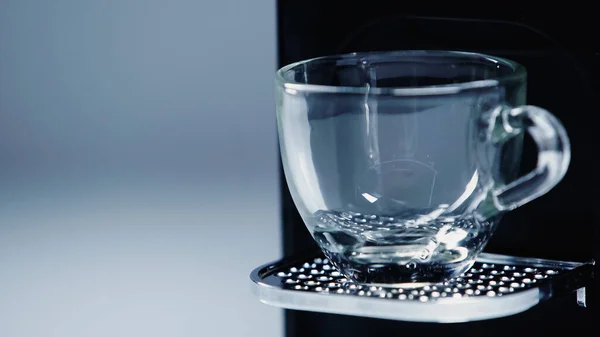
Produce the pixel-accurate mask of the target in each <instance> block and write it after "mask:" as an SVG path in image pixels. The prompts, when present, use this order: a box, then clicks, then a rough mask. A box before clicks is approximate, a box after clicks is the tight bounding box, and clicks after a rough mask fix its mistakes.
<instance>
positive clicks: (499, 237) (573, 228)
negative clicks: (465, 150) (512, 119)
mask: <svg viewBox="0 0 600 337" xmlns="http://www.w3.org/2000/svg"><path fill="white" fill-rule="evenodd" d="M277 6H278V7H277V15H278V57H279V65H280V66H283V65H286V64H289V63H292V62H296V61H300V60H304V59H309V58H312V57H317V56H324V55H332V54H341V53H349V52H363V51H384V50H458V51H471V52H479V53H484V54H489V55H494V56H499V57H504V58H508V59H512V60H514V61H516V62H518V63H520V64H522V65H524V66H525V68H526V69H527V71H528V88H527V102H528V104H533V105H538V106H541V107H544V108H546V109H548V110H550V111H552V113H554V114H555V115H556V116H557V117H558V118H559V119H560V120H561V121H562V123H563V124H564V126H565V128H566V129H567V132H568V133H569V137H570V139H571V148H572V159H571V164H570V168H569V171H568V173H567V175H566V176H565V178H564V179H563V181H562V182H561V183H560V184H559V185H558V186H557V187H555V188H554V189H553V190H552V191H550V192H549V193H548V194H546V195H545V196H543V197H541V198H539V199H537V200H535V201H534V202H531V203H529V204H527V205H526V206H524V207H521V208H518V209H516V210H514V211H512V212H509V213H508V214H506V215H505V216H504V218H503V220H502V222H501V223H500V225H499V227H498V229H497V231H496V233H495V234H494V236H493V237H492V239H491V241H490V242H489V244H488V245H487V247H486V249H485V252H486V253H488V254H489V255H485V256H483V257H482V259H481V261H480V263H479V264H478V265H477V266H475V267H474V269H473V270H472V271H471V273H470V274H468V275H470V276H468V277H470V278H471V279H472V281H473V282H472V284H473V287H472V289H473V290H475V291H477V290H478V289H480V290H481V291H488V294H492V295H491V296H492V297H495V298H493V301H487V300H488V299H485V300H486V301H487V302H485V303H484V304H481V306H479V307H477V306H473V307H471V308H470V309H464V308H463V307H461V306H460V305H459V304H460V303H458V302H456V304H457V305H456V306H454V307H452V305H453V304H452V302H451V301H446V302H443V303H444V304H443V305H447V307H446V309H444V310H446V311H443V310H442V311H438V310H437V309H436V308H438V307H439V304H435V303H437V302H435V301H428V302H427V303H421V304H422V305H421V306H418V305H419V303H418V299H419V297H420V296H421V295H422V294H411V293H410V292H408V293H406V294H405V296H404V295H403V294H397V293H389V292H387V293H386V292H383V293H382V292H379V294H381V297H383V298H381V299H377V298H372V301H370V302H367V301H364V302H360V303H359V302H357V301H361V300H362V299H360V297H378V295H377V294H378V290H377V289H371V290H369V289H364V290H361V291H362V294H359V291H356V292H352V293H350V292H349V291H346V290H347V289H346V290H343V291H341V292H340V293H339V294H322V293H323V292H322V291H318V290H319V289H321V290H323V289H322V288H319V287H316V288H315V287H313V288H311V289H309V290H311V291H312V292H311V291H309V292H308V293H311V295H315V294H314V293H319V294H321V295H319V296H329V297H321V298H318V297H306V296H304V295H303V294H304V293H307V291H306V290H307V289H308V288H310V287H309V286H310V284H309V285H305V284H308V283H306V282H310V280H308V281H304V283H303V281H302V279H298V278H296V279H292V280H291V281H290V280H289V279H286V276H285V275H291V274H293V272H290V270H292V271H293V270H296V271H297V270H299V269H300V268H303V267H304V268H303V269H306V275H307V276H306V277H307V278H309V277H311V276H310V275H308V271H309V270H310V272H311V273H312V272H314V276H318V275H321V274H322V272H323V267H322V266H321V264H323V263H322V257H320V255H319V253H318V248H317V247H316V245H315V243H314V241H313V239H312V237H311V236H310V234H309V232H308V230H307V229H306V228H305V226H304V224H303V222H302V219H301V218H300V216H299V215H298V212H297V211H296V208H295V206H294V203H293V201H292V199H291V197H290V194H289V191H288V188H287V184H286V182H285V177H284V176H283V173H282V174H281V177H280V179H281V198H282V228H283V231H282V232H283V238H282V241H283V251H284V255H285V256H286V258H285V259H284V260H282V261H279V262H277V263H271V264H267V265H265V266H263V267H261V268H257V270H255V271H254V273H253V274H252V278H253V280H254V281H255V282H256V284H257V285H258V287H259V288H260V289H259V293H260V294H261V296H262V298H261V299H262V300H263V302H266V303H269V304H274V305H279V306H282V307H284V308H287V309H286V311H285V336H286V337H297V336H315V337H319V336H345V337H352V336H365V335H376V334H377V335H383V334H386V335H390V336H391V335H400V334H402V335H403V336H421V335H432V334H436V333H437V334H447V333H450V334H462V335H466V336H471V335H473V336H475V335H477V336H479V335H486V336H503V335H506V334H512V335H516V336H525V335H531V334H532V333H533V334H534V335H543V334H546V333H550V332H557V331H558V332H561V333H573V334H576V335H578V336H592V335H595V334H596V333H595V332H594V326H593V324H592V323H593V318H594V317H598V316H596V315H595V313H596V310H597V307H598V305H599V302H598V287H599V285H600V283H599V281H598V276H597V273H598V268H597V266H596V264H595V262H594V261H597V260H598V258H599V253H598V246H599V245H600V238H599V234H598V233H599V232H600V217H599V213H600V210H599V209H598V208H597V206H596V205H597V204H598V203H597V199H598V197H597V196H596V195H595V193H594V191H596V190H597V189H598V187H600V186H599V182H598V177H597V176H596V174H595V165H594V162H595V160H596V159H595V140H594V137H595V133H594V130H595V125H593V122H592V119H591V118H589V116H593V115H594V114H595V113H598V112H599V111H598V108H597V105H596V99H595V97H597V96H596V95H598V93H600V91H599V85H600V71H599V70H600V40H599V39H598V38H597V37H595V36H594V34H593V31H594V30H593V26H594V24H593V21H592V18H591V15H590V14H589V13H591V12H592V10H591V8H590V9H587V10H586V9H585V8H582V7H572V9H569V8H562V7H561V8H556V9H554V8H543V9H542V8H539V7H534V8H531V9H527V8H519V9H516V8H517V7H512V6H510V5H509V4H507V3H501V4H498V7H494V6H489V7H488V6H484V5H483V4H482V6H481V7H479V8H476V7H469V8H460V7H449V8H442V7H436V6H437V5H435V6H434V5H431V4H429V5H428V4H423V3H405V2H391V1H388V2H378V1H375V2H369V3H368V4H365V6H355V5H352V4H350V3H343V2H337V1H317V0H305V1H301V2H298V1H289V0H279V1H277ZM434 7H435V8H434ZM535 153H536V149H535V145H534V144H533V142H532V141H526V142H525V149H524V154H523V159H522V165H521V166H522V167H521V169H522V171H523V172H527V171H529V170H531V168H532V167H534V165H535V161H536V158H537V156H536V154H535ZM499 257H500V258H499ZM513 257H515V258H514V259H513ZM516 257H518V258H516ZM486 259H488V260H486ZM559 261H562V262H559ZM565 261H566V262H565ZM515 265H516V268H517V269H511V268H515ZM486 266H487V267H486ZM319 268H320V269H319ZM328 268H329V267H327V268H325V269H328ZM486 268H488V269H487V271H486ZM514 270H516V271H514ZM528 270H530V271H531V273H530V274H527V273H528ZM558 270H560V272H558ZM505 271H506V272H505ZM511 271H514V272H512V274H511V273H509V272H511ZM494 272H495V273H502V275H506V277H509V276H510V277H511V278H512V277H513V276H516V277H517V278H518V277H519V273H521V274H523V273H525V274H527V275H529V276H527V275H525V276H527V277H522V276H523V275H520V276H521V278H520V279H517V283H519V284H520V285H522V286H523V287H522V289H521V290H522V292H521V293H519V291H517V292H515V293H514V294H512V293H507V294H504V295H505V296H496V293H500V292H502V290H500V291H499V290H498V289H501V288H497V287H496V284H495V283H483V280H486V278H487V277H489V279H490V280H492V281H491V282H496V281H494V280H498V282H501V281H499V280H500V279H496V278H494V276H493V274H494ZM275 273H281V275H280V276H281V277H283V279H285V281H286V282H288V281H289V283H291V284H293V285H294V287H295V288H294V287H287V288H286V287H282V290H283V291H282V292H281V293H277V294H273V293H270V292H269V291H270V290H265V289H271V290H272V289H274V288H276V287H277V285H278V283H277V282H275V283H274V284H269V280H268V278H269V277H270V276H273V277H275V276H274V275H275ZM320 273H321V274H320ZM486 273H488V274H487V275H486ZM490 273H491V274H490ZM536 273H537V274H536ZM540 273H541V274H540ZM553 274H556V275H553ZM299 275H304V274H299ZM327 275H330V274H328V273H326V276H327ZM548 275H550V276H552V277H547V276H548ZM281 277H280V280H283V279H282V278H281ZM503 277H504V276H503ZM538 277H539V280H538V282H534V283H535V284H530V285H525V284H524V283H523V282H525V283H528V282H527V281H523V280H530V281H531V280H534V279H537V278H538ZM466 278H467V277H465V279H466ZM323 279H325V278H323ZM311 280H313V281H312V282H313V283H314V284H317V283H318V282H317V279H316V278H311ZM468 281H469V282H471V280H468ZM512 281H514V279H512ZM282 282H283V281H282ZM478 282H480V283H481V284H480V283H478ZM507 282H509V283H508V284H507V285H510V284H512V283H510V282H511V280H507ZM513 283H514V282H513ZM492 286H493V287H492ZM269 287H270V288H269ZM486 287H488V288H489V289H488V288H486ZM515 287H517V288H518V286H516V285H515ZM317 288H318V289H317ZM458 288H460V287H458ZM458 288H457V289H452V290H448V294H447V296H448V297H452V296H451V295H452V292H455V293H461V292H462V290H461V289H458ZM504 288H505V289H508V288H506V287H504ZM314 289H317V291H314ZM510 289H513V288H512V287H510ZM535 289H537V292H535V294H533V295H531V294H530V295H531V296H533V297H534V299H533V300H532V301H533V302H531V303H529V304H524V303H525V302H522V301H520V300H518V301H513V302H510V301H507V300H508V299H510V298H511V296H513V297H512V298H513V299H515V298H516V297H515V296H516V295H519V294H520V295H523V294H524V293H526V292H527V291H529V290H532V291H533V290H535ZM294 291H295V292H294ZM344 291H346V292H345V293H344ZM467 291H468V289H467ZM511 291H512V290H511ZM434 293H437V294H438V295H437V296H439V294H440V293H442V294H445V292H443V291H441V290H440V292H437V291H430V292H428V293H427V294H425V295H426V296H425V297H426V298H428V297H427V296H429V297H431V296H432V294H434ZM500 295H502V294H500ZM530 295H527V296H530ZM303 296H304V297H303ZM403 296H404V297H403ZM435 296H436V295H435V294H434V297H435ZM444 296H446V295H444ZM523 296H526V295H523ZM386 297H390V298H391V297H393V298H394V299H397V298H402V299H405V300H406V299H407V297H410V298H408V300H410V299H413V300H414V301H412V302H417V303H412V302H411V301H408V302H410V303H408V304H410V305H411V306H404V307H403V306H401V305H399V306H396V307H394V303H395V302H394V303H392V302H390V301H392V299H390V298H386ZM476 298H478V297H474V299H476ZM353 301H354V302H353ZM377 301H379V302H377ZM384 301H387V302H384ZM396 302H398V301H396ZM400 302H402V301H400ZM358 303H359V304H358ZM440 303H442V302H440ZM413 304H414V305H413ZM423 305H425V306H423ZM427 305H429V306H428V307H427ZM436 305H437V306H438V307H435V306H436ZM463 309H464V310H466V311H465V315H464V316H460V315H459V314H456V313H457V312H462V310H463ZM478 310H479V313H480V314H481V315H480V316H478V315H477V313H476V312H477V311H478ZM486 310H487V312H494V313H495V314H490V315H488V316H485V314H482V313H483V312H486ZM407 312H411V313H413V314H405V313H407ZM415 312H418V314H414V313H415ZM447 313H452V315H451V316H452V317H454V318H455V319H449V320H448V322H452V323H451V324H441V323H440V322H442V321H444V319H442V318H441V317H443V316H444V314H447ZM436 315H438V316H437V318H436V317H433V316H436ZM448 317H450V316H448ZM461 317H462V318H461Z"/></svg>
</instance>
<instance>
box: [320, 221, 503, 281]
mask: <svg viewBox="0 0 600 337" xmlns="http://www.w3.org/2000/svg"><path fill="white" fill-rule="evenodd" d="M315 220H316V225H315V226H314V227H313V228H312V230H311V233H312V235H313V238H314V239H315V241H316V242H317V244H318V245H319V247H320V248H321V250H322V251H323V252H324V254H325V255H326V256H327V258H328V259H329V260H330V261H331V263H332V264H333V265H334V266H335V267H336V268H337V269H338V270H339V271H340V272H341V273H343V274H344V275H345V276H346V277H347V278H348V279H350V280H352V281H354V282H356V283H360V284H369V285H381V286H409V287H410V286H411V285H412V286H414V284H415V283H419V284H421V285H422V284H429V283H440V282H443V281H444V280H447V279H450V278H454V277H458V276H460V275H461V274H462V273H464V272H465V271H467V270H468V269H469V268H470V267H471V266H472V265H473V264H474V263H475V259H476V257H477V255H479V253H481V251H482V250H483V248H484V245H485V243H487V241H488V239H489V237H490V236H491V234H492V229H493V227H494V226H493V223H492V222H490V221H485V222H479V221H476V220H474V219H465V218H463V219H460V220H456V219H442V220H439V219H437V220H435V221H428V222H422V223H418V222H415V221H398V220H397V219H394V218H392V217H384V216H377V215H363V214H359V213H350V212H343V213H334V212H329V211H328V212H320V214H319V215H317V216H316V217H315V218H313V221H315Z"/></svg>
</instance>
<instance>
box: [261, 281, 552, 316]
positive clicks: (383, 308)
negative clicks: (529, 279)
mask: <svg viewBox="0 0 600 337" xmlns="http://www.w3.org/2000/svg"><path fill="white" fill-rule="evenodd" d="M254 286H255V293H257V294H258V296H259V297H260V300H261V301H262V302H263V303H266V304H269V305H273V306H277V307H281V308H287V309H296V310H308V311H316V312H326V313H333V314H343V315H354V316H359V317H374V318H383V319H393V320H402V321H410V322H429V323H459V322H470V321H478V320H485V319H492V318H499V317H505V316H510V315H514V314H518V313H520V312H523V311H525V310H527V309H529V308H532V307H533V306H535V305H536V304H538V303H539V301H540V300H539V296H540V293H539V288H532V289H528V290H525V291H523V292H519V293H516V294H511V295H509V296H505V297H488V298H481V297H479V298H460V299H454V298H449V299H441V300H438V301H436V302H423V303H421V302H416V301H393V300H382V299H378V298H373V297H358V296H344V295H328V294H319V293H310V292H301V291H293V290H283V289H281V288H275V287H268V286H261V285H260V284H256V283H255V285H254Z"/></svg>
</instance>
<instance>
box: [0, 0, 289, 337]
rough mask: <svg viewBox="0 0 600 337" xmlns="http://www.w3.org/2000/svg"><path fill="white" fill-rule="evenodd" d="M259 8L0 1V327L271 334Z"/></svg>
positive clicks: (2, 330)
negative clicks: (264, 279) (261, 283)
mask: <svg viewBox="0 0 600 337" xmlns="http://www.w3.org/2000/svg"><path fill="white" fill-rule="evenodd" d="M275 56H276V52H275V2H274V1H273V0H270V1H244V0H226V1H225V0H221V1H216V0H211V1H197V0H169V1H167V0H138V1H136V0H95V1H85V0H53V1H44V0H37V1H36V0H0V268H1V270H0V336H6V337H18V336H28V337H30V336H61V337H67V336H261V337H262V336H278V335H280V334H281V330H282V315H281V312H280V311H279V310H278V309H275V308H271V307H269V306H266V305H263V304H260V303H259V302H258V301H257V300H256V299H255V298H254V297H253V295H252V293H251V287H250V285H249V281H248V273H249V272H250V270H251V269H252V268H253V267H255V266H257V265H259V264H261V263H264V262H266V261H269V260H272V259H275V258H277V257H279V255H280V241H279V238H280V233H279V221H278V219H279V199H278V186H277V160H278V159H277V148H276V138H275V137H276V133H275V120H274V99H273V82H272V77H273V72H274V70H275V67H276V62H275Z"/></svg>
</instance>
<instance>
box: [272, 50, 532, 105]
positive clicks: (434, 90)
mask: <svg viewBox="0 0 600 337" xmlns="http://www.w3.org/2000/svg"><path fill="white" fill-rule="evenodd" d="M373 56H377V57H390V58H392V59H393V58H396V59H398V60H401V59H402V58H406V57H409V56H410V57H415V56H417V57H418V56H423V57H429V56H453V57H464V58H465V59H467V58H468V59H475V58H477V59H483V60H486V61H489V62H490V63H491V64H493V63H496V64H502V65H505V66H508V67H510V68H511V69H512V72H510V73H509V74H507V75H504V76H500V77H496V78H490V79H485V80H476V81H469V82H461V83H453V84H441V85H425V86H415V87H385V88H381V87H368V86H362V87H351V86H334V85H323V84H306V83H301V82H297V81H293V80H289V79H286V78H285V73H286V72H287V71H289V70H291V69H292V68H294V67H297V66H301V65H307V64H309V63H314V62H318V61H326V60H334V59H338V60H339V59H352V58H354V59H359V58H362V57H373ZM526 76H527V73H526V70H525V67H523V66H522V65H521V64H519V63H517V62H515V61H512V60H509V59H505V58H501V57H497V56H491V55H487V54H482V53H476V52H467V51H454V50H395V51H373V52H354V53H345V54H335V55H327V56H320V57H315V58H311V59H306V60H302V61H298V62H294V63H290V64H288V65H286V66H283V67H281V68H280V69H279V70H277V72H276V75H275V81H276V83H277V85H279V86H282V87H283V88H285V89H286V91H287V92H289V93H292V94H295V93H297V92H312V93H332V94H334V93H335V94H342V93H349V94H363V95H365V94H373V95H392V96H429V95H451V94H457V93H460V92H463V91H468V90H478V89H484V88H493V87H497V86H499V85H501V84H502V83H506V82H507V81H511V80H524V79H525V77H526Z"/></svg>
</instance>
